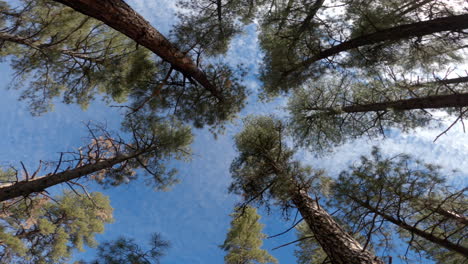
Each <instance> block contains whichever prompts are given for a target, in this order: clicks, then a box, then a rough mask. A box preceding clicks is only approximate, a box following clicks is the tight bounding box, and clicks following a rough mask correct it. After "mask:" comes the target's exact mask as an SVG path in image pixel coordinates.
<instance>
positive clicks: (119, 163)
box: [0, 116, 192, 201]
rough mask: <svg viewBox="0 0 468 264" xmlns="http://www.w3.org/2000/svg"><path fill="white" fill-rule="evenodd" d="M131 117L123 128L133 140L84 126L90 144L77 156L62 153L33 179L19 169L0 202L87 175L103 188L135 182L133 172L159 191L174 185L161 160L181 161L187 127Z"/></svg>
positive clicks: (185, 151) (173, 172) (3, 188)
mask: <svg viewBox="0 0 468 264" xmlns="http://www.w3.org/2000/svg"><path fill="white" fill-rule="evenodd" d="M140 118H143V119H141V120H136V119H135V117H134V116H133V117H132V118H131V119H127V120H126V121H125V122H124V124H123V127H124V129H125V130H126V131H127V132H129V134H130V135H131V137H133V138H132V139H131V140H130V141H129V142H126V141H125V140H123V139H122V138H120V137H119V136H118V135H111V134H110V133H109V132H108V131H107V130H105V129H104V128H103V127H102V126H95V127H92V126H89V131H90V135H91V138H90V141H91V142H90V143H89V144H88V145H86V146H83V147H81V148H79V149H78V151H76V152H68V153H67V154H65V155H64V154H62V155H61V156H60V158H59V160H58V161H56V162H53V163H52V164H53V165H54V167H53V169H52V171H51V172H50V173H47V174H45V175H44V176H38V177H36V175H35V174H37V172H38V171H39V170H38V171H36V173H34V174H33V175H29V174H28V172H27V170H26V169H24V174H25V178H24V179H21V180H20V179H19V177H18V175H16V177H13V176H10V177H9V178H10V179H9V181H8V183H5V184H3V185H1V186H0V201H6V200H8V199H12V198H15V197H21V196H24V197H27V196H28V195H30V194H33V193H38V192H43V191H44V190H45V189H47V188H49V187H52V186H55V185H57V184H61V183H68V184H70V183H72V184H73V182H74V180H77V179H79V178H83V177H88V178H90V179H93V180H96V181H97V182H98V183H100V184H104V185H106V186H115V185H119V184H123V183H128V182H130V181H132V180H134V179H136V178H137V176H138V174H137V172H136V170H137V169H139V168H141V169H143V173H142V174H147V175H148V176H149V179H148V181H147V182H148V184H149V185H153V186H154V188H155V189H156V190H164V189H167V188H168V187H169V186H171V185H173V184H175V183H177V182H178V180H177V179H176V178H175V175H176V172H177V171H176V170H175V169H167V168H166V164H165V163H166V162H167V161H168V160H172V159H184V158H187V157H188V155H189V153H190V152H189V151H190V150H189V145H190V143H191V141H192V135H191V132H190V128H189V127H187V126H184V125H182V124H181V123H180V122H171V123H170V122H168V121H164V120H161V119H159V118H154V117H140Z"/></svg>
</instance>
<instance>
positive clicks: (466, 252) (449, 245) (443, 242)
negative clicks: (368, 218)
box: [348, 195, 468, 257]
mask: <svg viewBox="0 0 468 264" xmlns="http://www.w3.org/2000/svg"><path fill="white" fill-rule="evenodd" d="M348 197H349V198H350V199H352V200H353V201H355V202H356V203H358V204H359V205H360V206H362V207H364V208H366V209H368V210H369V211H370V212H372V213H374V214H377V215H379V216H381V217H382V218H384V219H385V220H387V221H389V222H391V223H393V224H395V225H397V226H399V227H400V228H402V229H404V230H407V231H408V232H410V233H412V234H415V235H418V236H420V237H422V238H424V239H427V240H429V241H431V242H432V243H435V244H437V245H439V246H441V247H444V248H446V249H448V250H450V251H455V252H457V253H460V254H462V255H463V256H465V257H468V248H467V247H464V246H461V245H459V244H455V243H453V242H451V241H449V240H447V239H443V238H440V237H437V236H434V235H433V234H432V233H430V232H426V231H424V230H421V229H419V228H417V227H415V226H413V225H409V224H407V223H405V222H404V221H401V220H399V219H397V218H394V217H393V216H391V215H388V214H386V213H385V212H382V211H380V210H379V209H377V208H374V207H373V206H372V205H371V204H369V203H367V202H363V201H361V200H359V199H357V198H356V197H353V196H352V195H348Z"/></svg>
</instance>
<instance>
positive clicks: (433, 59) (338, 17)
mask: <svg viewBox="0 0 468 264" xmlns="http://www.w3.org/2000/svg"><path fill="white" fill-rule="evenodd" d="M330 2H331V3H324V1H321V0H315V1H286V0H284V1H275V2H274V3H273V4H272V5H271V7H270V10H269V12H268V13H267V14H266V15H265V18H264V19H263V20H262V22H263V23H262V28H261V35H260V39H261V46H262V49H263V50H264V52H265V58H264V67H263V72H262V77H261V79H262V81H263V82H264V84H265V87H264V89H265V92H266V93H267V94H270V95H276V94H278V93H279V92H287V91H289V90H291V89H295V88H298V87H300V86H302V85H303V84H304V82H305V81H307V80H310V79H312V80H316V79H319V78H321V77H322V76H323V75H327V74H329V73H330V72H336V73H344V72H350V73H369V74H370V75H374V73H375V71H378V69H381V68H385V67H395V68H398V69H399V70H403V69H404V70H405V71H407V72H410V71H411V72H412V73H414V74H415V76H418V75H419V74H420V73H422V72H425V73H434V72H444V71H445V70H447V69H448V68H447V67H446V66H447V65H449V64H450V63H453V62H461V61H462V57H463V53H462V52H463V51H462V50H463V48H464V42H463V38H464V35H463V34H462V33H460V32H462V31H463V29H466V28H467V26H468V24H467V23H466V21H467V19H466V17H467V14H466V13H463V10H462V9H461V8H460V9H459V8H457V4H459V5H461V6H463V5H464V3H463V1H453V3H451V2H439V1H437V3H435V2H432V1H424V0H421V1H412V2H411V3H407V1H401V0H392V1H367V0H363V1H330ZM456 2H459V3H456ZM435 65H437V67H434V66H435ZM370 78H371V79H372V76H370Z"/></svg>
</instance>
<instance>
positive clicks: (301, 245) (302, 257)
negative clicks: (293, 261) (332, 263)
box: [294, 222, 329, 264]
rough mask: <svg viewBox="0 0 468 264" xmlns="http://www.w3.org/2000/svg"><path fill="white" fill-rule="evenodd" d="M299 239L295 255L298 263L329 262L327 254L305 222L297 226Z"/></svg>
mask: <svg viewBox="0 0 468 264" xmlns="http://www.w3.org/2000/svg"><path fill="white" fill-rule="evenodd" d="M296 230H297V231H296V235H297V239H300V241H299V242H298V243H297V244H296V246H297V249H296V250H294V255H295V256H296V258H297V263H298V264H322V263H323V264H326V263H329V260H328V259H327V255H326V254H325V252H324V251H323V250H322V248H321V247H320V244H318V242H317V240H315V238H314V236H313V233H312V231H311V230H310V228H309V226H307V224H306V223H305V222H301V223H300V224H299V225H297V226H296Z"/></svg>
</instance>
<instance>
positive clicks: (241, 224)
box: [221, 206, 278, 264]
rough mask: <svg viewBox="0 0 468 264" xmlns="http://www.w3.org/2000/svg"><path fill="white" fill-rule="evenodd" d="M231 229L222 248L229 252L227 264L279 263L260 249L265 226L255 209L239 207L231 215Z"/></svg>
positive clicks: (226, 259)
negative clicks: (260, 221)
mask: <svg viewBox="0 0 468 264" xmlns="http://www.w3.org/2000/svg"><path fill="white" fill-rule="evenodd" d="M231 217H232V221H231V228H230V229H229V232H228V233H227V236H226V240H225V241H224V244H223V245H222V246H221V248H222V249H223V250H225V251H227V255H226V256H225V257H224V262H225V263H226V264H236V263H245V264H254V263H264V264H265V263H278V261H277V260H276V259H275V258H274V257H272V256H271V255H270V254H269V253H268V251H266V250H263V249H260V247H261V246H262V244H263V241H262V239H264V238H265V237H266V236H265V235H264V234H262V229H263V225H262V224H260V223H259V222H258V221H259V220H260V216H259V215H258V214H257V210H256V209H255V208H253V207H250V206H246V207H238V208H236V209H235V211H234V213H232V214H231Z"/></svg>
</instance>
